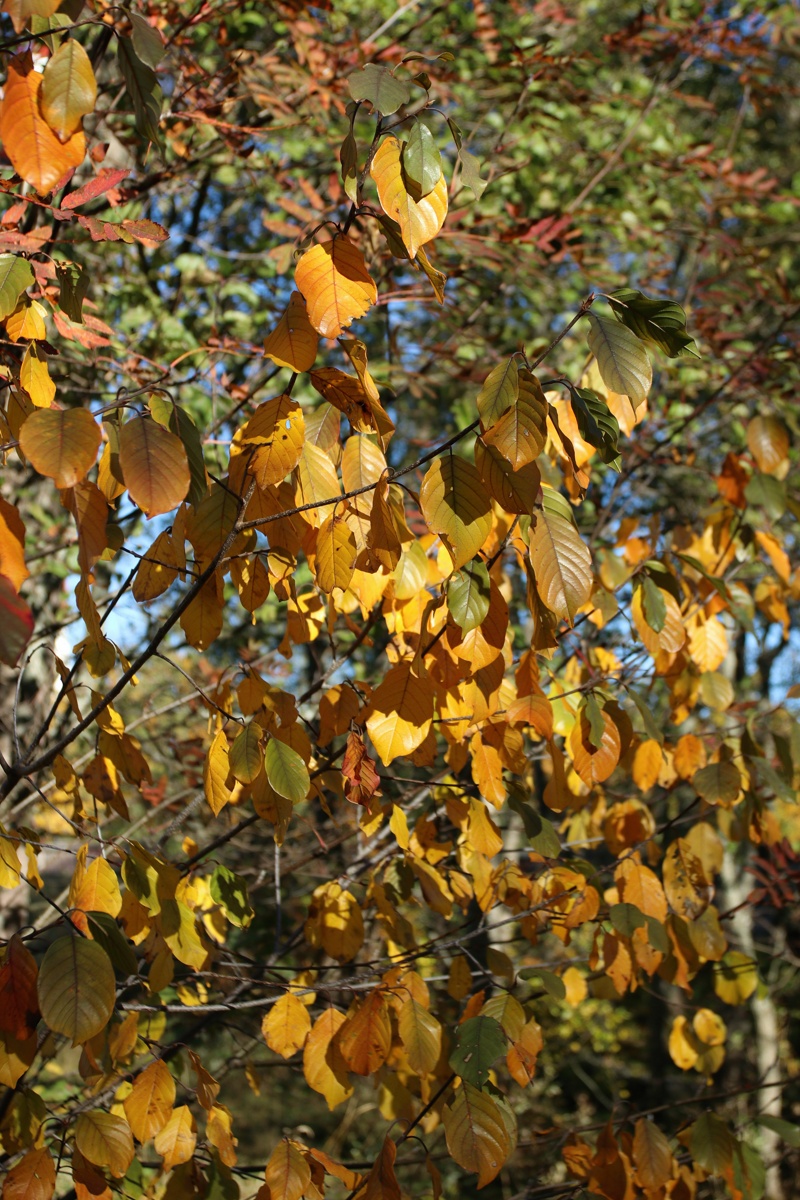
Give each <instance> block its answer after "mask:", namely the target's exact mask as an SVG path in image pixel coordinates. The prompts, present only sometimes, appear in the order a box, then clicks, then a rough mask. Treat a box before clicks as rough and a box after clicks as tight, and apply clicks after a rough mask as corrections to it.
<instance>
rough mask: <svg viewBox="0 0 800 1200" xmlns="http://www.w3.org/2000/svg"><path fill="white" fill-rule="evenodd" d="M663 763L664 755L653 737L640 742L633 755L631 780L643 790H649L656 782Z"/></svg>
mask: <svg viewBox="0 0 800 1200" xmlns="http://www.w3.org/2000/svg"><path fill="white" fill-rule="evenodd" d="M663 763H664V755H663V753H662V750H661V746H660V745H659V744H658V742H657V741H656V740H655V738H649V739H648V740H647V741H644V742H640V743H639V745H638V746H637V747H636V753H635V754H634V756H633V768H632V774H633V782H634V783H635V784H636V786H637V787H639V788H641V789H642V791H643V792H649V791H650V788H651V787H655V785H656V783H657V782H658V776H659V774H660V772H661V767H662V765H663Z"/></svg>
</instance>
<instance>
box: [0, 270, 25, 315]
mask: <svg viewBox="0 0 800 1200" xmlns="http://www.w3.org/2000/svg"><path fill="white" fill-rule="evenodd" d="M32 283H33V267H32V266H31V264H30V263H29V262H28V261H27V259H25V258H20V257H19V255H18V254H0V321H2V320H4V319H5V318H6V317H8V316H10V315H11V313H12V312H13V311H14V309H15V308H16V307H17V302H18V300H19V298H20V296H21V295H22V293H23V292H24V291H25V289H26V288H29V287H30V286H31V284H32Z"/></svg>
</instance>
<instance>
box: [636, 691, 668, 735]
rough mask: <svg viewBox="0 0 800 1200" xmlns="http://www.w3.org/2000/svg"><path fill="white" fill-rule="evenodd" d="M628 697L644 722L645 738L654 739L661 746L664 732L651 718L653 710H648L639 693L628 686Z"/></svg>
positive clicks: (648, 706)
mask: <svg viewBox="0 0 800 1200" xmlns="http://www.w3.org/2000/svg"><path fill="white" fill-rule="evenodd" d="M628 695H629V696H630V698H631V700H632V701H633V703H634V704H635V705H636V707H637V708H638V710H639V713H640V715H641V718H642V721H643V722H644V728H645V732H646V733H647V736H648V737H649V738H654V739H655V741H657V742H658V744H659V746H663V745H664V731H663V729H661V727H660V726H659V725H658V724H657V722H656V720H655V717H654V716H653V710H652V709H651V708H650V705H649V704H648V703H647V700H646V699H645V698H644V696H643V695H642V694H641V693H640V692H637V691H636V689H635V688H632V687H630V686H629V687H628Z"/></svg>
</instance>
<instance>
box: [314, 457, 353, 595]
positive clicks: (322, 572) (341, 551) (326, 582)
mask: <svg viewBox="0 0 800 1200" xmlns="http://www.w3.org/2000/svg"><path fill="white" fill-rule="evenodd" d="M351 440H352V439H351ZM357 554H358V548H357V546H356V539H355V538H354V537H353V534H352V533H351V531H350V529H349V528H348V525H347V521H346V520H345V518H344V517H337V516H332V517H328V519H327V520H326V521H323V522H322V524H321V525H320V527H319V532H318V533H317V550H316V559H315V575H316V580H317V587H318V588H319V590H320V591H321V592H325V593H326V594H329V593H330V592H332V591H333V590H334V588H340V589H341V590H342V591H344V590H345V589H346V588H348V587H349V586H350V581H351V579H352V578H353V571H354V570H355V563H356V556H357Z"/></svg>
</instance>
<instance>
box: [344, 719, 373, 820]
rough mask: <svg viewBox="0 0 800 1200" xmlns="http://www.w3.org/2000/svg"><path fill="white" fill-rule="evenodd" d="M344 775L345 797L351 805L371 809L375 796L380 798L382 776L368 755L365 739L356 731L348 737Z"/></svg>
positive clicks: (352, 731) (351, 732)
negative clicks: (371, 802)
mask: <svg viewBox="0 0 800 1200" xmlns="http://www.w3.org/2000/svg"><path fill="white" fill-rule="evenodd" d="M342 775H343V776H344V796H345V800H349V801H350V803H351V804H363V805H364V806H365V808H369V806H370V800H371V799H372V797H373V796H380V795H381V789H380V782H381V780H380V776H379V774H378V772H377V771H376V770H375V763H374V761H373V760H372V759H371V758H370V756H369V755H368V754H367V747H366V746H365V745H364V739H363V738H362V737H361V734H360V733H358V732H357V731H356V730H351V731H350V733H349V734H348V735H347V746H346V747H345V752H344V758H343V760H342Z"/></svg>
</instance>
